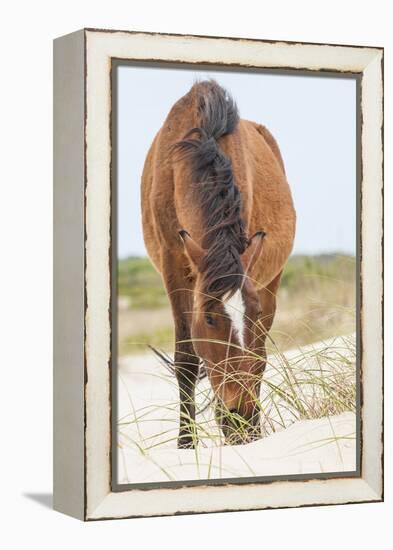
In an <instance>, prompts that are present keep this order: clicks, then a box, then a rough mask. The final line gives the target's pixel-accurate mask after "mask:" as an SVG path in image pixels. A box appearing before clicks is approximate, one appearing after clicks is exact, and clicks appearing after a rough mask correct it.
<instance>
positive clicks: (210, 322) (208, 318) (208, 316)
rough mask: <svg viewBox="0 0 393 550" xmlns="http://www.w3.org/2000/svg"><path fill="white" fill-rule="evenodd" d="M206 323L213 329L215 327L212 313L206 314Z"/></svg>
mask: <svg viewBox="0 0 393 550" xmlns="http://www.w3.org/2000/svg"><path fill="white" fill-rule="evenodd" d="M205 321H206V323H207V324H208V325H209V327H213V326H214V319H213V315H211V314H210V313H206V314H205Z"/></svg>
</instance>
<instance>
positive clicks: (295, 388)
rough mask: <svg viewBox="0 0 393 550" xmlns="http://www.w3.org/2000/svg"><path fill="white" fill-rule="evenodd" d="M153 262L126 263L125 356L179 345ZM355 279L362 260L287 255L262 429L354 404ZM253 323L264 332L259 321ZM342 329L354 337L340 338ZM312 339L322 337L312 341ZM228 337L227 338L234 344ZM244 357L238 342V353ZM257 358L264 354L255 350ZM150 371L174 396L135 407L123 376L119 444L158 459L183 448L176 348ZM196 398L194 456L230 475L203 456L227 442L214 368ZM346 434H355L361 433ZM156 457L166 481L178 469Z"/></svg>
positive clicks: (206, 467) (213, 471)
mask: <svg viewBox="0 0 393 550" xmlns="http://www.w3.org/2000/svg"><path fill="white" fill-rule="evenodd" d="M130 267H133V270H132V269H131V270H130ZM151 270H152V268H151V265H150V264H149V263H148V260H146V261H145V260H144V259H143V261H139V260H138V261H137V262H135V261H134V260H128V263H127V265H126V264H125V265H123V266H122V269H120V270H119V276H120V277H122V279H121V284H119V289H120V292H122V293H123V294H121V295H122V296H127V297H128V299H129V300H130V302H129V307H128V308H126V309H119V328H120V331H119V356H120V359H121V357H122V356H126V355H129V354H134V353H141V352H145V351H146V350H148V345H150V346H153V347H155V348H158V349H159V350H161V351H162V352H163V354H164V355H165V351H168V352H170V353H171V352H172V351H173V347H174V335H173V329H172V326H173V321H172V317H171V313H170V310H169V307H168V305H165V304H167V302H166V300H167V298H166V295H165V292H164V291H163V288H162V283H161V280H160V278H159V275H158V274H157V273H155V272H154V273H152V272H151ZM147 275H148V276H147ZM135 278H136V279H135ZM135 280H136V281H139V283H138V285H139V287H138V286H137V285H136V286H133V285H134V283H135ZM355 280H356V278H355V259H354V258H353V257H350V256H340V255H326V256H318V257H305V256H295V257H293V258H291V259H290V261H289V262H288V264H287V268H286V270H285V272H284V275H283V279H282V285H281V287H280V290H279V294H278V308H277V314H276V318H275V322H274V324H273V327H272V330H271V331H270V333H269V335H268V337H267V341H266V344H267V353H268V359H267V363H268V364H267V368H266V371H265V375H264V376H263V378H262V382H261V390H260V395H259V396H258V398H257V399H256V403H257V409H258V410H259V412H260V417H261V422H260V425H261V429H262V437H266V436H268V435H270V434H273V433H275V432H278V431H280V430H283V429H285V428H288V427H289V426H290V425H291V424H293V423H294V422H297V421H300V420H315V419H320V418H326V417H328V418H329V417H331V416H336V415H339V414H341V413H343V412H347V411H350V412H353V413H354V412H356V340H355V336H354V333H355V328H356V315H355V304H356V290H355V288H356V286H355ZM151 284H153V286H155V287H156V288H155V290H154V292H150V290H149V285H151ZM130 287H132V288H130ZM137 288H139V290H137ZM141 289H143V290H141ZM161 292H162V294H161ZM254 328H255V330H260V327H254ZM342 334H344V335H345V334H347V335H349V336H344V337H343V336H337V335H342ZM312 342H319V344H318V345H312V344H311V345H309V344H310V343H312ZM221 344H222V345H225V346H227V345H228V343H227V342H221ZM288 350H290V351H288ZM150 353H151V352H150ZM242 359H243V357H242V352H240V350H239V357H238V360H239V361H241V360H242ZM254 359H255V360H256V361H259V360H261V359H262V358H260V357H257V356H255V357H254ZM218 368H219V367H218ZM202 372H203V371H202ZM142 374H143V373H142ZM144 374H146V375H147V376H152V377H153V378H154V385H160V384H162V385H163V388H164V386H165V389H164V392H163V393H164V394H165V395H166V396H167V397H166V398H165V399H164V400H162V399H159V400H154V399H152V400H151V402H150V403H148V404H146V405H144V406H142V407H138V408H136V409H135V408H134V407H133V406H131V404H132V395H131V393H130V388H129V387H127V385H126V384H124V385H123V386H124V389H125V391H127V393H128V394H129V400H130V409H129V412H128V413H127V414H125V415H124V416H123V417H122V418H120V419H119V422H118V435H119V437H118V442H119V448H120V452H121V450H122V449H123V450H124V448H127V447H128V448H132V449H136V450H137V452H138V453H139V454H140V455H141V456H143V457H144V458H146V459H148V460H150V459H151V460H152V461H153V462H154V461H156V458H154V456H155V455H154V452H155V451H156V450H160V449H163V450H165V449H175V448H176V445H177V438H178V423H179V409H180V404H179V398H178V386H177V380H176V377H175V375H174V372H173V366H171V360H170V357H169V356H167V360H166V361H165V360H164V361H163V362H162V366H161V368H155V369H154V370H153V371H152V372H151V373H144ZM254 397H255V396H254ZM195 404H196V411H197V413H196V418H195V420H193V419H191V418H186V419H185V421H186V422H188V423H189V428H190V431H191V432H192V434H193V435H194V438H195V450H194V455H193V456H194V458H193V459H192V462H193V464H196V465H197V466H198V468H199V467H200V468H201V469H202V470H203V471H204V472H205V476H206V475H207V476H208V477H210V476H211V477H225V476H226V475H229V473H228V471H226V469H225V464H222V463H221V462H220V459H217V457H216V456H214V457H213V454H211V457H210V459H209V463H208V464H206V459H205V462H204V463H203V464H202V462H201V460H202V458H201V456H200V455H201V450H203V449H206V448H211V449H212V450H213V449H218V450H219V449H220V448H221V447H222V446H223V445H225V440H224V437H223V434H222V432H221V430H220V429H219V428H218V425H217V422H216V420H215V405H216V398H215V396H214V395H213V392H212V389H211V386H210V383H209V382H208V379H207V377H206V376H202V377H201V379H200V381H199V382H198V384H197V389H196V398H195ZM224 416H225V418H226V419H227V420H228V422H229V423H233V424H236V426H237V428H236V431H237V432H238V433H240V435H242V432H244V442H245V443H246V442H247V433H248V431H247V430H248V426H247V425H246V424H244V425H243V424H242V422H243V419H242V418H241V417H239V416H238V415H234V414H233V413H231V412H230V411H228V410H224ZM243 428H244V429H243ZM345 437H346V438H348V439H355V434H354V433H351V434H346V436H345ZM317 439H318V438H317ZM339 439H340V438H337V437H336V435H335V434H334V432H333V431H332V434H331V437H329V438H327V439H326V440H323V441H319V440H316V441H314V442H313V443H312V446H314V447H315V446H318V445H321V446H322V445H329V444H331V443H332V442H336V443H337V445H339V441H338V440H339ZM338 448H339V447H338ZM234 449H236V447H234ZM152 453H153V454H152ZM212 453H213V451H212ZM217 460H218V462H219V464H218V462H217ZM155 465H156V466H157V467H158V468H159V469H160V470H161V471H162V473H163V475H164V476H165V477H166V478H167V479H172V478H173V473H171V471H170V469H167V468H165V466H164V465H163V464H161V463H157V464H155ZM244 468H245V471H248V472H249V474H251V471H250V466H249V465H248V464H244ZM202 470H201V471H202ZM206 472H207V474H206ZM251 475H253V474H251Z"/></svg>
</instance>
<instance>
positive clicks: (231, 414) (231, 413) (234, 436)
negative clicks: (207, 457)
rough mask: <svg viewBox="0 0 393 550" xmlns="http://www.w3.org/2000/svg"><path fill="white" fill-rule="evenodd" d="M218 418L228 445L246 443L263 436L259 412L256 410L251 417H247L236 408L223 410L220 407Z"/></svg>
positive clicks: (217, 411)
mask: <svg viewBox="0 0 393 550" xmlns="http://www.w3.org/2000/svg"><path fill="white" fill-rule="evenodd" d="M216 419H217V423H218V425H219V427H220V428H221V430H222V433H223V435H224V437H225V444H226V445H245V444H247V443H251V442H252V441H256V440H257V439H260V438H261V437H262V433H261V425H260V414H259V412H255V413H254V414H253V416H252V417H251V418H250V419H246V418H244V417H242V416H241V415H240V414H239V413H238V412H237V411H236V410H235V409H230V410H228V411H224V412H223V411H222V409H220V408H218V410H216Z"/></svg>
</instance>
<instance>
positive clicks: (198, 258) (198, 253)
mask: <svg viewBox="0 0 393 550" xmlns="http://www.w3.org/2000/svg"><path fill="white" fill-rule="evenodd" d="M179 235H180V238H181V240H182V241H183V244H184V249H185V251H186V253H187V256H188V257H189V259H190V260H191V263H192V264H193V265H194V266H195V267H196V269H197V270H199V267H200V265H201V262H202V259H203V257H204V255H205V251H204V250H203V248H201V247H200V246H199V244H198V243H196V242H195V241H194V240H193V239H192V238H191V237H190V234H189V233H187V231H186V230H185V229H182V230H181V231H179Z"/></svg>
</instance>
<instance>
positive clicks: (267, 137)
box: [242, 119, 285, 173]
mask: <svg viewBox="0 0 393 550" xmlns="http://www.w3.org/2000/svg"><path fill="white" fill-rule="evenodd" d="M242 123H243V124H244V125H245V127H246V128H247V129H248V130H251V131H253V132H254V133H256V135H259V136H262V138H263V140H264V141H265V143H266V144H267V145H268V146H269V148H270V149H271V151H272V153H273V154H274V156H275V157H276V158H277V160H278V162H279V163H280V166H281V168H282V169H283V171H284V173H285V167H284V161H283V159H282V156H281V151H280V148H279V146H278V143H277V141H276V139H275V138H274V136H273V134H272V133H271V132H270V131H269V130H268V129H267V128H266V126H264V125H263V124H259V123H257V122H254V121H252V120H245V119H242Z"/></svg>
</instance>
